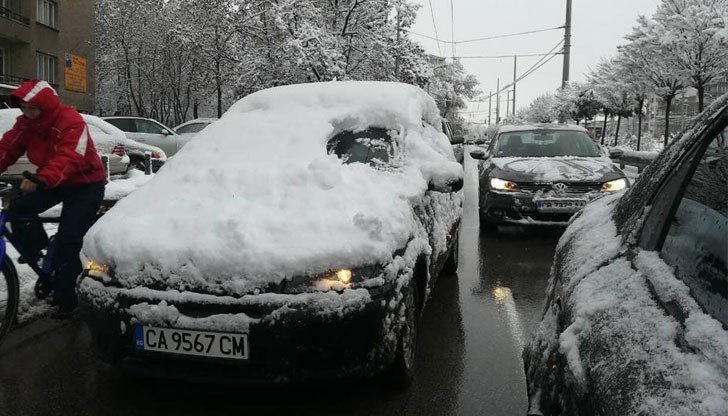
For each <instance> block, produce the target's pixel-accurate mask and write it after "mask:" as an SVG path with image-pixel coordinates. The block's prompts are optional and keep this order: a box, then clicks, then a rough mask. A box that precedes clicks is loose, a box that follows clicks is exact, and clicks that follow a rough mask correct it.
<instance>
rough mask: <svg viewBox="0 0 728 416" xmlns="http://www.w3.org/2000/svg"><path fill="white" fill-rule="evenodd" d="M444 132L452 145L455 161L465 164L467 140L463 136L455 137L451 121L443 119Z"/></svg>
mask: <svg viewBox="0 0 728 416" xmlns="http://www.w3.org/2000/svg"><path fill="white" fill-rule="evenodd" d="M442 132H443V133H445V135H446V136H447V138H448V140H450V144H451V145H452V151H453V153H454V154H455V160H457V161H458V163H460V164H463V162H464V160H465V145H464V143H465V138H464V137H463V136H455V135H454V134H453V132H452V126H451V125H450V121H449V120H447V119H442Z"/></svg>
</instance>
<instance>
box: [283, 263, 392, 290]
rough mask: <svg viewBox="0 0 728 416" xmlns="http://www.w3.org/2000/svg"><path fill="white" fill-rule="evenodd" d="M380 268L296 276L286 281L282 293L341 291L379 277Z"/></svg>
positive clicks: (341, 270)
mask: <svg viewBox="0 0 728 416" xmlns="http://www.w3.org/2000/svg"><path fill="white" fill-rule="evenodd" d="M381 271H382V268H381V267H380V266H370V267H360V268H356V269H334V270H331V271H329V272H326V273H322V274H319V275H316V276H296V277H294V278H293V279H291V280H290V281H288V282H287V283H286V284H285V286H284V289H283V291H284V292H285V293H305V292H314V291H316V292H327V291H329V290H335V291H338V292H340V291H342V290H344V289H349V288H351V287H352V286H356V285H357V284H359V283H361V282H363V281H365V280H367V279H371V278H373V277H377V276H379V274H381Z"/></svg>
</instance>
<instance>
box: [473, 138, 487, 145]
mask: <svg viewBox="0 0 728 416" xmlns="http://www.w3.org/2000/svg"><path fill="white" fill-rule="evenodd" d="M475 144H485V138H479V139H475Z"/></svg>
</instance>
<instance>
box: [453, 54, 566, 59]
mask: <svg viewBox="0 0 728 416" xmlns="http://www.w3.org/2000/svg"><path fill="white" fill-rule="evenodd" d="M559 54H561V52H556V53H527V54H523V55H484V56H456V57H455V59H496V58H513V57H514V56H517V57H519V58H528V57H534V56H549V55H559Z"/></svg>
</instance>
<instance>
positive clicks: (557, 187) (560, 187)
mask: <svg viewBox="0 0 728 416" xmlns="http://www.w3.org/2000/svg"><path fill="white" fill-rule="evenodd" d="M551 187H552V188H554V191H555V192H556V193H557V194H561V193H564V192H566V188H568V187H567V186H566V184H565V183H561V182H557V183H555V184H553V185H551Z"/></svg>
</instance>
